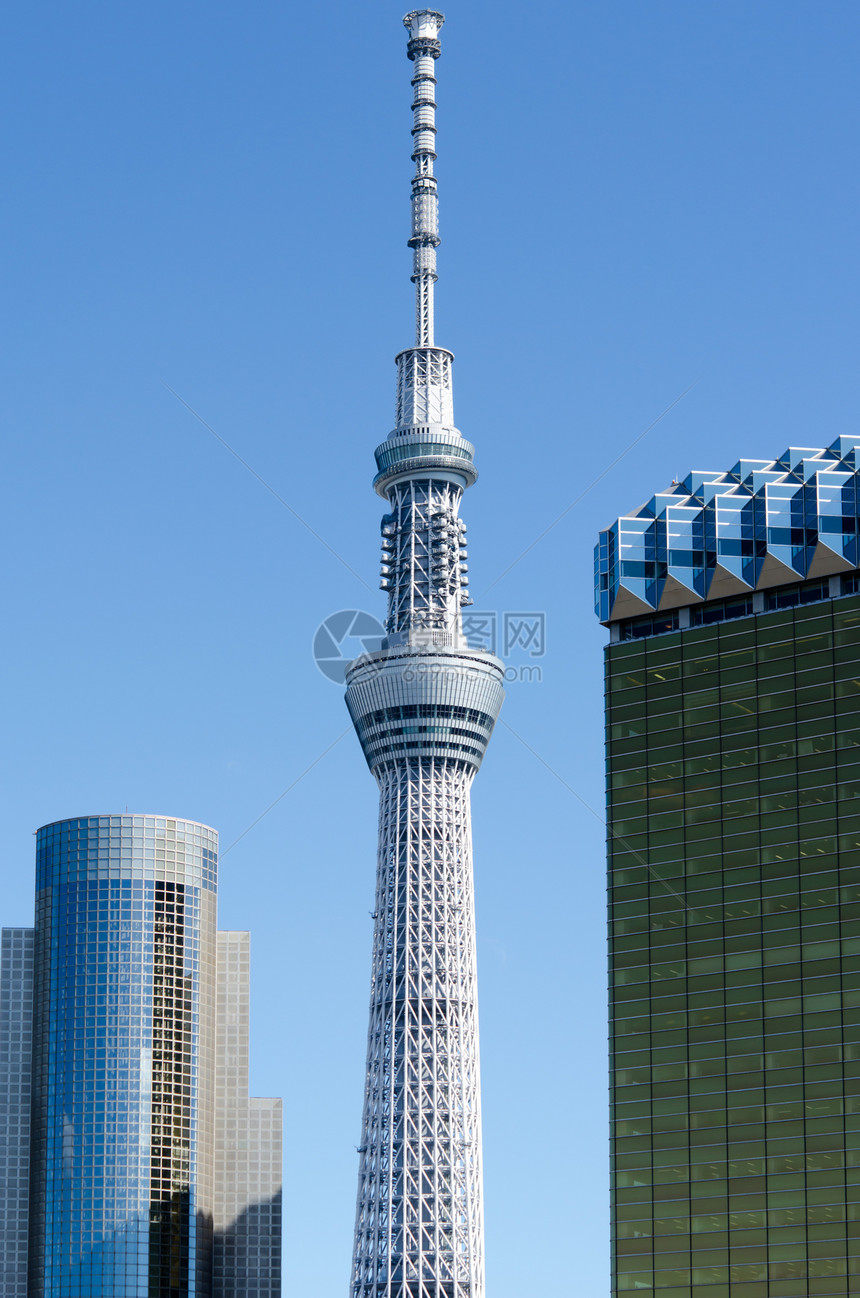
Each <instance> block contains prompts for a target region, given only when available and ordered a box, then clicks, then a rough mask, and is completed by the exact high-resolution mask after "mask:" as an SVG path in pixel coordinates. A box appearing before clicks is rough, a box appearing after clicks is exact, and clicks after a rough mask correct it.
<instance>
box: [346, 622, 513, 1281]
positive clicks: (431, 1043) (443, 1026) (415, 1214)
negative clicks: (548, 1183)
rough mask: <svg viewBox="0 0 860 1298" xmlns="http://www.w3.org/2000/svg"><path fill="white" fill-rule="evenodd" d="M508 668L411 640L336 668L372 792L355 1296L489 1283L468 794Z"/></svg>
mask: <svg viewBox="0 0 860 1298" xmlns="http://www.w3.org/2000/svg"><path fill="white" fill-rule="evenodd" d="M503 672H504V669H503V666H502V664H501V663H500V662H499V661H498V659H496V658H493V657H492V656H491V655H489V654H482V653H478V652H475V651H473V650H453V649H448V650H444V651H438V650H437V651H432V650H426V649H420V648H408V647H398V648H396V649H391V650H383V651H382V652H380V653H377V654H371V655H368V656H367V657H366V658H361V659H359V660H357V661H356V662H355V663H353V664H352V666H351V667H350V668H349V669H348V671H347V686H348V689H347V704H348V706H349V710H350V713H351V715H352V718H353V722H354V724H355V728H356V731H357V732H358V734H359V737H360V739H361V742H362V746H363V748H364V753H365V757H366V758H367V762H368V765H369V766H370V769H371V771H372V772H373V774H374V776H375V777H376V780H377V782H378V784H379V793H380V798H379V858H378V869H377V882H376V905H375V914H374V939H373V969H372V978H371V996H370V1027H369V1031H368V1044H367V1081H366V1088H365V1099H364V1115H363V1130H362V1138H361V1146H360V1154H361V1167H360V1172H359V1188H358V1204H357V1211H356V1234H355V1253H354V1269H353V1280H352V1290H351V1293H352V1298H382V1295H385V1296H386V1298H388V1295H395V1294H396V1295H402V1296H403V1298H482V1295H483V1293H484V1259H483V1205H482V1195H481V1101H480V1068H479V1055H478V1005H477V979H476V966H475V912H474V901H473V884H472V830H471V811H470V805H469V790H470V787H471V783H472V779H473V777H474V775H475V772H476V771H477V769H478V767H479V765H480V762H481V760H482V758H483V755H484V752H485V751H486V746H487V743H488V742H489V738H490V734H491V732H492V729H493V725H494V724H495V721H496V718H497V716H498V714H499V709H500V707H501V704H502V697H503V690H502V680H503Z"/></svg>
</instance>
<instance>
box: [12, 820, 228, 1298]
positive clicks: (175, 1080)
mask: <svg viewBox="0 0 860 1298" xmlns="http://www.w3.org/2000/svg"><path fill="white" fill-rule="evenodd" d="M217 854H218V836H217V834H216V832H215V831H214V830H212V829H209V828H208V827H207V826H205V825H199V824H196V823H194V822H192V821H185V820H171V819H168V818H166V817H160V816H131V815H125V816H92V817H82V818H79V819H75V820H64V821H58V822H56V823H54V824H51V825H46V826H45V827H43V828H42V829H40V830H39V832H38V842H37V866H36V869H37V881H36V938H35V988H34V1005H35V1015H34V1024H33V1027H34V1031H33V1127H32V1146H31V1175H30V1249H29V1293H30V1295H31V1298H41V1296H42V1295H45V1296H47V1295H50V1298H84V1296H86V1298H89V1296H90V1295H103V1294H104V1295H106V1294H110V1295H111V1296H112V1298H126V1296H128V1298H131V1296H132V1295H134V1296H135V1298H162V1296H163V1298H174V1296H176V1295H182V1296H183V1298H185V1295H189V1296H190V1295H205V1294H208V1293H209V1292H210V1286H211V1275H210V1271H211V1257H212V1250H211V1231H212V1152H211V1151H212V1149H213V1132H212V1130H211V1129H210V1128H211V1127H212V1124H213V1111H214V1106H213V1087H214V1067H215V1060H214V1040H215V1034H214V1030H213V1029H214V1017H215V1005H216V978H215V974H216V883H217V879H216V871H217Z"/></svg>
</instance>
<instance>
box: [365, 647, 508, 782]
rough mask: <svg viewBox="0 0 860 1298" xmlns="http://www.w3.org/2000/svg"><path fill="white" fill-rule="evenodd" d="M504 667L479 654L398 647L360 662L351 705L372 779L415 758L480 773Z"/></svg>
mask: <svg viewBox="0 0 860 1298" xmlns="http://www.w3.org/2000/svg"><path fill="white" fill-rule="evenodd" d="M503 680H504V667H503V665H502V663H501V662H500V661H499V660H498V658H494V657H493V655H492V654H486V653H481V652H479V651H478V650H473V649H453V648H452V649H436V648H433V649H430V648H425V647H409V646H406V645H399V646H397V647H396V648H391V649H383V650H381V651H380V652H379V653H374V654H367V655H364V656H363V657H361V658H357V659H356V660H355V662H353V663H351V664H350V666H349V667H348V669H347V673H346V681H347V693H346V703H347V707H348V708H349V712H350V716H351V717H352V720H353V724H354V725H355V729H356V732H357V734H358V737H359V740H360V742H361V746H362V749H363V751H364V756H365V758H366V759H367V764H368V766H369V767H370V769H371V771H375V770H376V768H377V767H381V766H384V765H386V764H388V763H390V762H391V761H401V760H403V759H408V758H415V757H436V758H449V759H450V760H451V761H459V762H462V763H463V764H464V765H466V766H469V767H471V768H472V770H473V771H477V769H478V767H479V766H480V765H481V762H482V760H483V757H484V753H485V752H486V750H487V744H488V743H489V740H490V735H491V734H492V731H493V726H494V725H495V723H496V719H497V717H498V715H499V712H500V710H501V706H502V699H503V697H504V691H503V687H502V683H503Z"/></svg>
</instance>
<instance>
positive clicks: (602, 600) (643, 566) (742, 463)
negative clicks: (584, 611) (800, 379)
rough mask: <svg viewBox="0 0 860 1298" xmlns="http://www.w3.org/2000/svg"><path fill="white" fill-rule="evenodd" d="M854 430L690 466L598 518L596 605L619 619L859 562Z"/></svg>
mask: <svg viewBox="0 0 860 1298" xmlns="http://www.w3.org/2000/svg"><path fill="white" fill-rule="evenodd" d="M858 491H860V438H855V437H837V439H836V441H835V442H833V443H832V444H831V445H830V446H828V447H827V448H826V449H821V448H817V447H813V448H810V447H807V446H802V447H794V446H791V447H789V448H788V450H787V451H786V452H785V454H784V455H781V456H780V457H779V459H777V460H739V461H738V463H737V464H735V465H734V467H733V468H731V469H730V470H729V471H728V473H702V472H693V473H690V474H688V475H687V477H686V478H685V479H684V481H683V482H673V483H672V485H671V486H670V487H669V488H667V490H666V491H662V492H659V493H658V494H657V495H655V496H652V497H651V499H650V500H649V501H647V503H646V504H644V505H641V506H640V507H639V508H638V509H635V510H633V511H632V512H631V513H629V514H625V515H624V516H623V517H622V518H619V519H617V520H616V521H615V522H614V523H613V524H612V526H611V527H607V528H604V530H603V531H602V532H601V533H600V540H599V542H598V544H597V546H595V550H594V586H595V612H596V613H597V616H598V617H599V618H600V621H601V622H604V623H610V622H619V621H622V620H624V619H625V618H633V617H639V616H641V615H643V614H648V613H653V612H664V611H667V610H669V609H675V608H682V607H684V606H687V605H694V604H702V603H705V602H706V601H708V600H718V599H720V600H721V599H727V598H731V597H733V596H737V595H742V594H749V592H750V591H754V590H764V589H766V588H770V587H773V586H784V585H787V584H789V583H792V582H797V581H805V580H807V579H817V578H823V577H827V576H831V575H834V574H837V573H842V572H850V571H851V570H853V569H855V568H857V567H858V566H860V552H858V515H860V501H858Z"/></svg>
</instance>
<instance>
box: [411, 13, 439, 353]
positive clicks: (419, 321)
mask: <svg viewBox="0 0 860 1298" xmlns="http://www.w3.org/2000/svg"><path fill="white" fill-rule="evenodd" d="M444 21H445V16H444V14H440V13H437V12H436V10H435V9H413V10H412V12H411V13H408V14H407V15H406V17H405V18H404V19H403V25H404V27H405V28H406V29H407V31H408V32H409V44H408V45H407V47H406V53H407V55H408V56H409V58H410V59H411V60H412V62H413V63H414V65H415V69H414V74H413V77H412V86H413V89H414V96H413V100H412V116H413V121H412V160H413V162H414V163H415V175H414V176H413V177H412V234H411V237H410V239H409V247H410V248H411V249H412V282H413V284H414V285H415V346H416V347H432V346H433V305H434V303H433V292H434V285H435V283H436V280H437V279H438V276H437V274H436V249H437V248H438V247H439V196H438V189H437V185H436V177H435V176H434V174H433V163H434V162H435V161H436V59H438V57H439V52H440V48H441V47H440V44H439V31H440V28H441V27H442V24H443V23H444Z"/></svg>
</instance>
